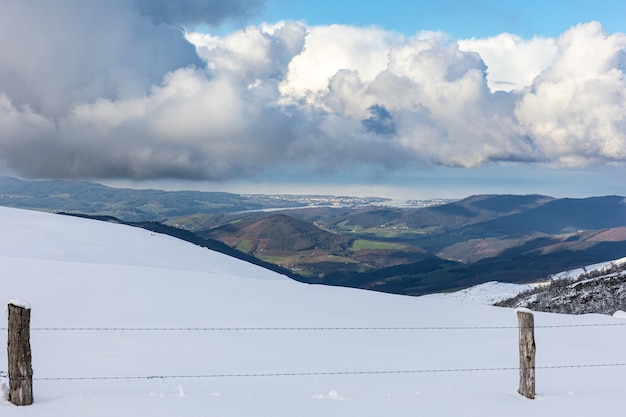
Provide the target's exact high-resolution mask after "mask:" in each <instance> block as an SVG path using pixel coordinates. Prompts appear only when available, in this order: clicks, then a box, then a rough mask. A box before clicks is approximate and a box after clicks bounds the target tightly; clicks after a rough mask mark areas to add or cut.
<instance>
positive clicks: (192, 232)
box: [0, 178, 626, 295]
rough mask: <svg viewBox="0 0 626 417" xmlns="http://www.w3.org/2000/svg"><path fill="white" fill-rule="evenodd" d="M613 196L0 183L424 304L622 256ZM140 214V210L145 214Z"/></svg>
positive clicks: (20, 202)
mask: <svg viewBox="0 0 626 417" xmlns="http://www.w3.org/2000/svg"><path fill="white" fill-rule="evenodd" d="M623 201H624V199H623V197H619V196H605V197H593V198H584V199H568V198H562V199H557V198H553V197H549V196H544V195H476V196H470V197H467V198H465V199H462V200H458V201H452V200H430V201H413V202H405V204H398V203H397V202H391V201H388V200H386V199H381V198H376V197H372V198H356V197H355V198H353V197H336V196H261V195H237V194H228V193H205V192H195V191H180V192H166V191H158V190H129V189H115V188H110V187H105V186H102V185H99V184H93V183H85V182H71V181H51V182H47V181H44V182H38V181H23V180H17V179H10V178H3V179H1V180H0V204H1V205H11V206H13V207H20V208H30V209H37V210H44V211H53V212H63V213H65V214H71V215H79V216H86V217H92V218H99V219H101V220H106V221H113V222H118V223H125V224H130V225H134V226H139V227H144V228H147V229H150V230H153V231H158V232H160V233H165V234H170V235H172V236H176V237H178V238H181V239H184V240H188V241H191V242H193V243H195V244H198V245H201V246H206V247H209V248H211V249H214V250H217V251H220V252H223V253H227V254H228V255H230V256H234V257H238V258H240V259H244V260H246V261H248V262H252V263H256V264H258V265H261V266H263V267H266V268H269V269H272V270H275V271H278V272H280V273H283V274H285V275H287V276H289V277H291V278H293V279H296V280H298V281H302V282H307V283H314V284H326V285H333V286H347V287H355V288H364V289H369V290H375V291H382V292H389V293H397V294H406V295H422V294H428V293H433V292H441V291H453V290H458V289H461V288H466V287H469V286H473V285H476V284H480V283H484V282H489V281H500V282H510V283H528V282H533V281H536V280H540V279H543V278H545V277H546V276H548V275H550V274H554V273H556V272H559V271H563V270H567V269H571V268H575V267H579V266H582V265H586V264H593V263H597V262H603V261H607V260H611V259H617V258H621V257H623V256H624V254H626V205H625V204H624V202H623ZM148 208H149V209H148Z"/></svg>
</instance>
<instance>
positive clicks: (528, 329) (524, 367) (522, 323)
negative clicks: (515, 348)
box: [517, 308, 536, 400]
mask: <svg viewBox="0 0 626 417" xmlns="http://www.w3.org/2000/svg"><path fill="white" fill-rule="evenodd" d="M517 321H518V327H519V389H518V392H519V393H520V394H521V395H523V396H524V397H526V398H529V399H531V400H532V399H533V398H535V350H536V346H535V316H534V315H533V312H532V311H530V310H528V309H526V308H519V309H517Z"/></svg>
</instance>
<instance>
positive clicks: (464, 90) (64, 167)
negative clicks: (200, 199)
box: [0, 0, 626, 180]
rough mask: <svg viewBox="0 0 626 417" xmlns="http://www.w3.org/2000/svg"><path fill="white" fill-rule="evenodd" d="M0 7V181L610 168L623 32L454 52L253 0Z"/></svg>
mask: <svg viewBox="0 0 626 417" xmlns="http://www.w3.org/2000/svg"><path fill="white" fill-rule="evenodd" d="M49 3H50V2H46V1H43V0H29V1H27V2H19V3H18V2H13V1H9V0H0V8H1V9H2V13H0V51H1V53H2V54H3V57H2V62H3V65H2V66H0V172H2V173H9V174H16V175H20V176H23V177H31V178H91V179H119V178H127V179H159V178H177V179H198V180H200V179H209V180H220V179H229V178H243V177H247V178H250V177H254V176H255V175H257V174H258V173H262V172H267V171H271V170H274V169H277V168H279V169H281V170H284V171H286V172H288V171H289V169H291V168H294V169H298V170H300V171H306V172H311V173H315V174H317V173H324V174H332V173H335V172H338V171H344V170H349V169H362V168H363V167H371V168H372V169H379V170H380V169H382V170H387V169H389V170H393V169H397V168H407V167H424V166H432V165H444V166H457V167H467V168H470V167H477V166H480V165H482V164H485V163H488V162H493V161H514V162H540V163H543V164H547V165H554V166H586V165H593V164H606V163H616V164H621V163H623V162H624V161H625V160H626V120H625V119H626V99H625V97H626V83H625V76H624V73H625V71H626V35H625V34H622V33H614V34H608V33H606V32H605V31H604V30H603V28H602V26H601V24H600V23H598V22H590V23H585V24H580V25H578V26H575V27H572V28H571V29H569V30H567V31H566V32H564V33H563V34H562V35H561V36H559V37H558V38H556V39H543V38H535V39H530V40H526V39H522V38H519V37H517V36H514V35H511V34H502V35H499V36H497V37H494V38H489V39H469V40H458V41H453V40H450V39H448V38H447V37H446V35H445V34H442V33H435V32H421V33H418V34H416V35H415V36H414V37H410V38H408V37H405V36H402V35H399V34H397V33H393V32H388V31H384V30H382V29H379V28H357V27H350V26H341V25H332V26H323V27H306V26H304V25H302V24H300V23H296V22H280V23H276V24H272V25H264V26H261V27H256V26H250V27H246V28H244V29H241V30H238V31H236V32H233V33H230V34H228V35H226V36H223V37H217V36H211V35H207V34H201V33H189V32H187V33H185V32H184V31H183V30H182V29H181V26H180V25H189V24H207V25H216V24H219V23H220V22H222V21H224V20H225V19H234V20H237V19H245V18H246V16H249V15H250V14H251V13H254V12H255V11H257V10H258V9H259V8H260V7H262V6H263V5H262V3H261V2H260V1H255V0H238V1H233V0H229V1H220V0H213V1H209V0H188V1H181V2H176V4H174V3H173V2H166V1H147V0H137V1H136V2H134V3H133V2H131V1H128V0H107V1H106V2H105V1H101V0H97V1H95V0H94V1H90V2H83V1H78V0H64V1H62V2H60V3H59V2H57V3H55V4H54V5H52V4H49Z"/></svg>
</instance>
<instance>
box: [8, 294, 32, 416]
mask: <svg viewBox="0 0 626 417" xmlns="http://www.w3.org/2000/svg"><path fill="white" fill-rule="evenodd" d="M7 311H8V316H9V338H8V341H9V343H8V358H9V401H11V402H12V403H13V404H15V405H30V404H32V403H33V367H32V359H31V352H30V305H29V304H28V303H27V302H25V301H20V300H11V301H9V305H8V306H7Z"/></svg>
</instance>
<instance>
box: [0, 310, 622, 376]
mask: <svg viewBox="0 0 626 417" xmlns="http://www.w3.org/2000/svg"><path fill="white" fill-rule="evenodd" d="M622 326H626V322H624V323H590V324H555V325H543V326H541V325H539V326H534V328H535V329H556V328H590V327H622ZM513 329H515V330H517V329H519V326H432V327H431V326H398V327H384V326H372V327H367V326H364V327H33V328H31V329H30V330H31V331H34V332H37V331H41V332H56V331H58V332H307V331H311V332H324V331H328V332H340V331H375V332H378V331H483V330H484V331H487V330H513ZM0 330H5V331H6V330H8V328H6V327H0ZM608 367H626V363H605V364H562V365H546V366H536V367H535V369H538V370H540V369H542V370H554V369H581V368H608ZM519 369H520V368H519V366H518V367H476V368H453V369H395V370H355V371H314V372H309V371H307V372H261V373H230V374H229V373H215V374H197V375H126V376H58V377H46V376H43V377H33V380H36V381H97V380H100V381H107V380H108V381H115V380H150V379H215V378H268V377H306V376H341V375H397V374H434V373H473V372H508V371H519ZM0 379H8V374H7V372H5V371H0Z"/></svg>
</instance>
